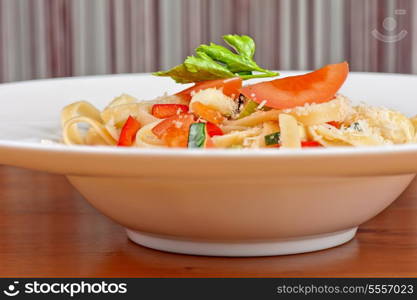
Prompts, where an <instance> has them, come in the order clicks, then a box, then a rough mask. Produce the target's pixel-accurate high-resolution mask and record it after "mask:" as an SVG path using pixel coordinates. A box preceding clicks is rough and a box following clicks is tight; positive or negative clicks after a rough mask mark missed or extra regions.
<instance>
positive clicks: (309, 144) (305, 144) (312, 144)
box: [301, 141, 322, 148]
mask: <svg viewBox="0 0 417 300" xmlns="http://www.w3.org/2000/svg"><path fill="white" fill-rule="evenodd" d="M301 147H303V148H305V147H322V146H321V144H320V143H318V142H316V141H306V142H301Z"/></svg>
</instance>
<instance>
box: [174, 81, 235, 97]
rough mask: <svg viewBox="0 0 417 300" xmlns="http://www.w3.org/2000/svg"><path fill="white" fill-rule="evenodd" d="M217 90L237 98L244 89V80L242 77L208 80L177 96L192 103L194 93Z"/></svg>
mask: <svg viewBox="0 0 417 300" xmlns="http://www.w3.org/2000/svg"><path fill="white" fill-rule="evenodd" d="M210 88H216V89H221V88H223V93H224V94H225V95H226V96H229V97H232V98H234V97H237V96H239V94H240V92H239V91H240V89H241V88H242V78H240V77H231V78H225V79H216V80H207V81H201V82H197V83H195V84H194V86H192V87H190V88H188V89H185V90H183V91H181V92H179V93H177V94H175V95H177V96H180V97H182V98H183V99H184V100H186V101H190V100H191V98H192V95H191V94H192V93H193V92H194V93H197V92H199V91H201V90H205V89H210Z"/></svg>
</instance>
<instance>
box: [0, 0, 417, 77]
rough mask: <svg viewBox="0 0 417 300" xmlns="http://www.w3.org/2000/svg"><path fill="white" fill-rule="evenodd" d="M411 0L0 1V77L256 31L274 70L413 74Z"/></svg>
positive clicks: (415, 42)
mask: <svg viewBox="0 0 417 300" xmlns="http://www.w3.org/2000/svg"><path fill="white" fill-rule="evenodd" d="M416 16H417V1H415V0H414V1H413V0H0V82H9V81H17V80H28V79H35V78H49V77H61V76H79V75H92V74H108V73H129V72H150V71H155V70H157V69H166V68H169V67H172V66H174V65H176V64H179V63H181V62H182V61H183V59H184V58H185V56H186V55H189V54H191V53H192V51H193V49H194V48H195V47H197V46H198V45H199V44H201V43H208V42H209V41H214V42H220V41H221V36H222V35H223V34H227V33H239V34H248V35H251V36H252V37H253V38H254V39H255V41H256V44H257V53H256V60H257V62H259V64H261V65H262V66H264V67H266V68H269V69H277V70H286V69H313V68H317V67H320V66H322V65H324V64H327V63H334V62H339V61H342V60H347V61H348V62H349V63H350V66H351V69H352V70H354V71H372V72H400V73H417V51H416V50H417V24H416V23H417V18H416Z"/></svg>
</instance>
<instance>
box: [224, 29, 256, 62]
mask: <svg viewBox="0 0 417 300" xmlns="http://www.w3.org/2000/svg"><path fill="white" fill-rule="evenodd" d="M223 39H224V41H225V42H226V43H227V44H228V45H229V46H230V47H232V48H233V49H234V50H235V51H236V52H237V53H239V54H240V55H242V56H246V57H248V58H253V56H254V55H255V42H254V41H253V39H252V38H250V37H249V36H247V35H237V34H227V35H225V36H223Z"/></svg>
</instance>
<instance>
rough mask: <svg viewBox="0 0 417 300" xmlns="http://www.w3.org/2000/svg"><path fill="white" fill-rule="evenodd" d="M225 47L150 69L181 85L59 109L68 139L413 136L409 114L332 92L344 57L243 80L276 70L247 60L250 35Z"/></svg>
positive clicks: (229, 142)
mask: <svg viewBox="0 0 417 300" xmlns="http://www.w3.org/2000/svg"><path fill="white" fill-rule="evenodd" d="M224 40H225V42H226V43H227V44H228V45H229V46H230V47H231V48H232V50H230V49H228V48H226V47H223V46H220V45H216V44H213V43H211V44H210V45H201V46H199V47H198V48H197V49H196V54H195V56H189V57H187V59H186V60H185V61H184V63H183V64H181V65H178V66H176V67H174V68H172V69H170V70H168V71H161V72H157V73H154V74H155V75H157V76H169V77H171V78H172V79H174V80H175V81H176V82H178V83H180V84H184V83H192V84H193V85H192V86H191V87H189V88H186V89H184V90H182V91H181V92H179V93H176V94H175V95H163V96H161V97H158V98H156V99H153V100H146V101H140V100H137V99H136V98H134V97H132V96H130V95H125V94H124V95H121V96H119V97H117V98H115V99H113V100H112V101H111V102H110V104H108V106H107V107H105V108H104V109H103V110H102V111H100V110H99V109H97V108H95V107H94V106H93V105H91V104H90V103H88V102H86V101H79V102H75V103H73V104H70V105H68V106H66V107H65V108H64V109H63V110H62V114H61V122H62V128H63V135H62V136H63V142H64V143H65V144H67V145H108V146H121V147H141V148H150V147H180V148H255V149H256V148H277V149H285V148H306V147H338V146H356V147H358V146H377V145H391V144H405V143H414V142H416V129H415V128H416V126H417V118H411V119H410V118H408V117H406V116H405V115H403V114H402V113H400V112H397V111H394V110H390V109H387V108H384V107H373V106H369V105H366V104H360V105H356V106H354V105H352V103H351V102H350V100H349V99H348V98H347V97H345V96H343V95H342V94H340V93H338V91H339V89H340V87H341V86H342V85H343V83H344V82H345V80H346V78H347V76H348V73H349V67H348V64H347V63H346V62H342V63H338V64H332V65H327V66H324V67H323V68H321V69H318V70H316V71H313V72H310V73H307V74H304V75H298V76H290V77H285V78H279V77H278V78H277V79H272V80H271V79H269V80H266V81H263V82H260V83H255V84H248V85H244V84H243V82H244V81H245V80H248V79H252V78H265V77H275V76H278V75H279V74H278V73H276V72H273V71H269V70H266V69H264V68H261V67H259V66H258V65H257V64H256V62H255V61H254V60H253V56H254V53H255V44H254V42H253V40H252V39H251V38H250V37H248V36H238V35H226V36H224Z"/></svg>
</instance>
